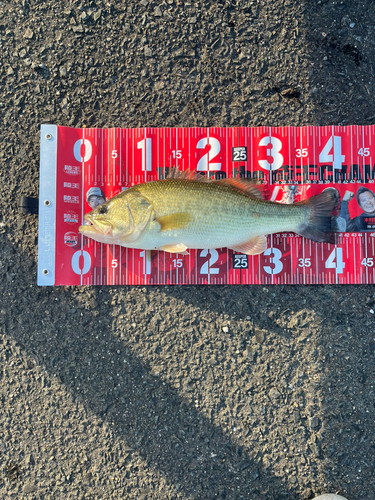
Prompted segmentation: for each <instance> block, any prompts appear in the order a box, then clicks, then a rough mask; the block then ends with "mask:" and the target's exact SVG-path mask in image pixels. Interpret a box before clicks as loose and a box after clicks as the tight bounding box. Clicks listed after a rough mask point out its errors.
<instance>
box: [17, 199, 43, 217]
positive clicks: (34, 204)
mask: <svg viewBox="0 0 375 500" xmlns="http://www.w3.org/2000/svg"><path fill="white" fill-rule="evenodd" d="M38 207H39V199H38V198H31V197H30V196H21V198H20V199H19V202H18V209H19V211H20V212H21V214H37V213H38Z"/></svg>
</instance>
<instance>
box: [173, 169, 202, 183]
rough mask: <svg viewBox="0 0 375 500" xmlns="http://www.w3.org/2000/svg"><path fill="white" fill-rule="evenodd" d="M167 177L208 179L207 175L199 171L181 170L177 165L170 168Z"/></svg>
mask: <svg viewBox="0 0 375 500" xmlns="http://www.w3.org/2000/svg"><path fill="white" fill-rule="evenodd" d="M166 179H188V180H193V181H202V182H206V181H207V179H206V177H205V176H204V175H202V174H200V173H199V172H196V171H194V170H180V169H179V168H176V167H172V168H170V169H169V172H168V175H167V177H166Z"/></svg>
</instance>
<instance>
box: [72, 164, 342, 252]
mask: <svg viewBox="0 0 375 500" xmlns="http://www.w3.org/2000/svg"><path fill="white" fill-rule="evenodd" d="M336 203H337V193H336V190H334V189H326V190H324V191H323V192H322V193H320V194H318V195H315V196H312V197H310V198H308V199H306V200H304V201H300V202H297V203H294V204H291V205H286V204H281V203H276V202H272V201H267V200H265V199H264V196H263V192H262V187H261V186H260V185H259V184H256V183H254V182H252V181H248V180H246V179H235V178H225V179H219V180H211V179H207V178H205V177H204V176H202V175H201V174H199V173H197V172H192V171H184V172H181V171H179V170H178V169H171V170H170V174H169V176H168V177H167V178H166V179H162V180H156V181H148V182H144V183H140V184H136V185H134V186H132V187H130V188H128V189H126V190H125V191H123V192H121V193H120V194H118V195H116V196H114V197H113V198H111V199H109V200H108V201H107V202H105V203H103V204H102V205H100V206H98V207H96V208H95V209H94V210H92V211H91V212H89V213H87V214H86V215H85V217H84V218H85V221H86V224H84V225H82V226H80V227H79V232H80V233H82V234H83V235H84V236H87V237H89V238H92V239H94V240H96V241H98V242H101V243H108V244H116V245H121V246H123V247H127V248H136V249H141V250H163V251H165V252H170V253H176V254H178V253H179V254H184V255H186V254H188V250H189V249H205V248H208V249H209V248H211V249H214V248H223V247H227V248H230V249H232V250H234V251H236V252H239V253H243V254H247V255H257V254H261V253H263V252H264V251H265V250H266V249H267V238H266V235H268V234H273V233H280V232H295V233H297V234H299V235H301V236H304V237H306V238H309V239H311V240H313V241H317V242H329V243H333V242H334V233H333V232H332V231H333V229H332V228H333V226H332V224H333V219H334V218H333V216H332V213H333V210H334V208H335V206H336Z"/></svg>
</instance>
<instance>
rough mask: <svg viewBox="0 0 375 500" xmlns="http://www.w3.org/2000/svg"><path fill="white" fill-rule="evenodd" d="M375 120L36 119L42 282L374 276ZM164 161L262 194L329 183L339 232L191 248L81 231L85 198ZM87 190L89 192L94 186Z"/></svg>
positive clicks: (274, 196) (156, 175)
mask: <svg viewBox="0 0 375 500" xmlns="http://www.w3.org/2000/svg"><path fill="white" fill-rule="evenodd" d="M374 134H375V128H374V126H373V125H371V126H345V127H339V126H329V127H301V128H294V127H256V128H246V127H236V128H216V127H213V128H198V127H197V128H142V129H120V128H115V129H99V128H95V129H85V128H82V129H75V128H69V127H60V126H56V125H42V127H41V152H40V193H39V246H38V284H39V285H140V284H266V285H270V284H320V283H322V284H338V283H342V284H356V283H358V284H360V283H374V281H375V279H374V251H375V248H374V243H375V186H374V178H375V163H374V158H375V137H374ZM171 167H177V168H179V169H180V170H196V171H198V172H201V173H202V174H204V175H206V176H207V177H209V178H212V179H221V178H225V177H228V178H229V177H234V178H249V179H256V180H258V181H259V182H261V183H263V184H264V185H265V193H266V198H267V199H270V200H272V201H276V202H280V203H294V202H297V201H301V200H304V199H306V198H308V197H310V196H313V195H315V194H318V193H320V192H322V191H323V190H324V189H327V188H331V189H332V188H333V189H336V190H337V194H338V199H339V203H338V210H337V214H336V215H335V217H336V220H337V227H338V232H337V243H336V244H328V243H315V242H313V241H310V240H308V239H305V238H303V237H301V236H298V235H296V234H294V233H277V234H273V235H271V236H268V248H267V250H266V251H265V252H264V253H263V254H261V255H255V256H247V255H243V254H240V253H237V252H234V251H232V250H228V249H226V248H216V249H204V250H189V255H186V256H184V255H181V254H170V253H166V252H159V251H145V250H133V249H127V248H123V247H119V246H116V245H105V244H102V243H97V242H95V241H93V240H91V239H88V238H86V237H83V236H82V235H81V234H80V233H79V232H78V227H79V226H80V225H82V224H83V220H84V214H85V213H87V212H89V211H91V210H92V208H93V207H92V205H91V206H90V204H89V200H90V203H92V200H93V199H94V198H93V197H95V196H96V200H97V202H100V201H101V202H104V201H105V200H108V199H109V198H112V197H113V196H115V195H116V194H118V193H120V192H121V191H122V190H124V189H127V188H128V187H131V186H133V185H134V184H138V183H141V182H146V181H152V180H158V179H163V178H165V177H166V175H167V174H168V170H169V168H171ZM90 193H91V197H90Z"/></svg>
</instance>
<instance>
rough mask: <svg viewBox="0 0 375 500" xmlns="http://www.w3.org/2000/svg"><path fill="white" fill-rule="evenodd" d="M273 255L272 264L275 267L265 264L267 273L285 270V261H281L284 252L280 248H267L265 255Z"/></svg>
mask: <svg viewBox="0 0 375 500" xmlns="http://www.w3.org/2000/svg"><path fill="white" fill-rule="evenodd" d="M271 254H272V255H273V256H272V257H270V261H271V264H273V265H274V266H275V267H274V268H273V269H272V267H271V266H264V267H263V269H264V270H265V272H266V273H267V274H279V273H281V271H282V270H283V263H282V262H281V260H280V259H281V257H282V256H283V254H282V253H281V251H280V250H279V249H278V248H267V250H266V251H265V252H264V255H271Z"/></svg>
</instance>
